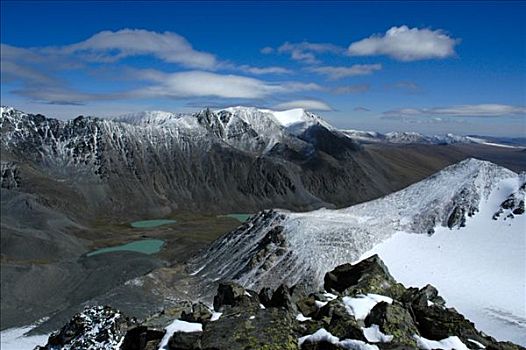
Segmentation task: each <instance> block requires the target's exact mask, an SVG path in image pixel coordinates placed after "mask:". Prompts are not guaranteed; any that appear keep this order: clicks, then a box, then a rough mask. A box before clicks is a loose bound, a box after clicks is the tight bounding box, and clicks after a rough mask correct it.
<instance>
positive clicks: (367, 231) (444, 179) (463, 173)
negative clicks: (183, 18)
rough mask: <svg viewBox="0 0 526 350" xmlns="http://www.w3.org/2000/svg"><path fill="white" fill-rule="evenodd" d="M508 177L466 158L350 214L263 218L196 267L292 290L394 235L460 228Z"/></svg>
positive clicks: (227, 238)
mask: <svg viewBox="0 0 526 350" xmlns="http://www.w3.org/2000/svg"><path fill="white" fill-rule="evenodd" d="M508 178H513V179H516V182H517V184H518V183H519V176H518V175H517V174H516V173H514V172H512V171H510V170H508V169H505V168H502V167H499V166H497V165H495V164H492V163H489V162H485V161H479V160H476V159H468V160H466V161H463V162H460V163H458V164H456V165H453V166H450V167H447V168H446V169H444V170H442V171H441V172H439V173H437V174H435V175H433V176H431V177H429V178H427V179H425V180H423V181H421V182H418V183H416V184H414V185H411V186H409V187H407V188H406V189H403V190H401V191H398V192H395V193H393V194H390V195H388V196H385V197H383V198H380V199H377V200H374V201H371V202H367V203H363V204H358V205H355V206H352V207H349V208H345V209H339V210H329V209H320V210H316V211H313V212H307V213H290V212H285V211H269V212H263V213H261V214H259V215H257V216H256V217H255V218H254V219H252V220H251V221H250V222H249V223H248V224H246V225H245V226H242V227H240V228H239V229H238V230H237V231H234V232H232V233H231V234H229V235H227V236H225V237H224V238H223V239H222V240H221V241H219V242H217V244H216V245H215V246H213V247H211V248H210V250H209V251H208V252H207V253H206V254H204V255H203V256H202V257H200V258H199V259H198V260H197V261H196V267H197V269H201V268H202V269H203V273H205V274H210V275H214V276H220V277H221V278H235V279H237V280H239V281H241V282H242V283H243V284H244V285H247V286H250V287H255V288H257V287H258V285H259V284H260V283H263V284H265V285H271V286H277V285H279V284H280V283H282V282H288V283H290V284H296V283H298V282H300V280H301V279H302V278H303V277H304V276H309V277H310V279H311V280H314V281H317V282H318V283H321V281H322V278H323V275H324V273H325V272H326V271H328V270H330V269H331V268H333V267H334V266H336V265H338V264H341V263H343V262H344V261H349V260H356V259H357V258H359V257H360V255H361V254H363V253H364V252H366V251H367V250H369V249H371V248H372V247H373V246H374V245H375V244H377V243H379V242H382V241H383V240H385V239H387V238H389V237H390V236H391V235H393V234H394V233H395V232H398V231H404V232H411V233H426V234H432V233H433V232H434V230H435V228H436V227H440V226H446V227H449V228H458V227H462V226H465V224H466V220H467V219H468V218H469V217H471V216H473V215H475V214H476V213H477V211H478V210H479V206H480V205H481V203H482V202H483V201H485V200H487V199H488V197H489V195H490V194H491V193H492V191H493V190H495V189H496V188H497V186H498V184H499V183H500V182H501V181H502V180H505V179H508ZM496 210H497V209H496ZM233 251H235V253H233ZM218 261H222V263H221V264H220V265H218V264H217V263H215V262H218ZM313 275H314V278H312V277H313Z"/></svg>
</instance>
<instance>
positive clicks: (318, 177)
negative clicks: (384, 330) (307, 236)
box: [0, 107, 438, 215]
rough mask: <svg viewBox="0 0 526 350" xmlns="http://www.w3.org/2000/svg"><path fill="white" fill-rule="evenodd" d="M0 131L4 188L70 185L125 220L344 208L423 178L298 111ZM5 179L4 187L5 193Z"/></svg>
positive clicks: (40, 122)
mask: <svg viewBox="0 0 526 350" xmlns="http://www.w3.org/2000/svg"><path fill="white" fill-rule="evenodd" d="M0 127H1V134H2V138H1V141H0V145H1V147H2V152H3V153H2V154H3V159H2V160H3V161H6V162H8V163H9V164H8V163H6V164H4V165H3V169H4V170H5V171H6V174H7V173H9V174H7V175H9V176H8V178H9V179H11V178H12V176H11V175H13V174H14V172H16V176H17V178H18V179H19V180H20V181H19V182H18V183H19V184H20V183H26V184H28V183H30V182H31V181H30V177H33V176H34V174H36V173H38V174H40V175H41V176H44V177H48V178H50V179H51V180H52V181H60V182H61V184H62V185H61V186H62V187H64V188H67V187H68V186H73V187H74V191H75V192H77V193H81V195H82V196H83V197H85V199H86V203H88V206H89V208H87V209H89V211H92V209H93V210H95V211H97V212H103V213H108V211H110V212H112V213H113V214H112V215H120V214H123V215H130V213H132V212H131V211H130V210H131V208H136V209H137V210H141V211H143V210H145V208H149V209H151V210H152V211H151V213H150V212H149V214H151V215H159V214H161V213H162V214H163V215H165V214H166V213H167V212H171V211H173V210H175V209H176V208H177V207H178V206H179V205H184V206H185V207H187V206H191V207H195V208H206V209H211V210H217V208H218V207H220V208H221V210H223V211H226V210H240V209H243V210H250V211H254V210H258V209H261V208H265V207H266V208H268V207H287V208H291V209H301V210H305V209H313V208H319V207H322V206H327V207H334V206H344V205H349V204H352V203H356V202H359V201H364V200H368V199H371V198H375V197H378V196H381V195H383V194H385V193H387V192H390V191H392V190H394V189H398V188H400V187H401V186H405V185H407V184H408V183H410V182H411V181H414V180H416V179H419V177H418V176H422V175H420V173H418V172H417V173H415V174H416V175H414V176H417V178H416V179H414V180H412V177H411V176H407V175H404V176H402V177H396V176H393V173H396V172H397V171H400V168H399V167H398V166H396V165H394V164H391V163H390V161H389V160H386V159H383V158H378V157H374V156H371V155H369V154H368V151H367V150H364V149H362V148H361V147H360V146H359V145H357V144H356V143H355V142H354V141H353V140H351V139H350V138H348V137H347V136H345V135H343V134H342V133H341V132H340V131H338V130H336V129H335V128H333V127H332V126H330V125H329V124H328V123H326V122H325V121H323V120H322V119H321V118H320V117H318V116H316V115H314V114H311V113H309V112H306V111H304V110H301V109H294V110H290V111H281V112H274V111H269V110H260V109H257V108H250V107H233V108H227V109H222V110H218V111H212V110H210V109H205V110H202V111H200V112H198V113H195V114H191V115H186V114H174V113H168V112H159V111H157V112H144V113H139V114H133V115H126V116H121V117H116V118H113V119H111V120H110V119H99V118H95V117H83V116H79V117H77V118H75V119H72V120H68V121H62V120H57V119H53V118H48V117H45V116H43V115H39V114H37V115H34V114H26V113H24V112H21V111H18V110H15V109H13V108H9V107H2V110H1V117H0ZM429 163H431V164H433V162H432V161H427V162H426V164H425V169H428V164H429ZM23 165H26V166H23ZM27 166H30V167H31V168H32V169H36V170H31V171H29V172H28V171H27ZM408 166H411V167H412V168H415V167H416V168H419V167H422V166H424V164H408ZM435 166H438V165H435ZM378 169H384V171H381V172H378V171H377V170H378ZM4 170H2V171H3V172H4ZM426 171H429V170H426ZM24 172H25V173H24ZM10 174H11V175H10ZM13 176H14V175H13ZM8 178H7V177H6V181H3V182H2V183H5V184H6V186H10V187H12V185H13V181H11V180H12V179H11V180H9V179H8ZM7 180H9V181H7ZM39 181H40V180H39ZM320 184H323V186H321V185H320ZM94 188H97V190H96V191H94V190H93V189H94ZM20 190H21V191H23V189H20ZM138 193H140V196H137V195H133V196H132V195H131V194H138ZM65 207H67V205H66V206H65ZM87 209H86V210H87ZM116 210H118V211H119V212H115V211H116ZM135 215H137V213H136V214H135Z"/></svg>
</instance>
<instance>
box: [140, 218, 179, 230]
mask: <svg viewBox="0 0 526 350" xmlns="http://www.w3.org/2000/svg"><path fill="white" fill-rule="evenodd" d="M176 222H177V221H176V220H168V219H156V220H142V221H134V222H132V223H131V224H130V225H131V227H133V228H154V227H158V226H162V225H170V224H175V223H176Z"/></svg>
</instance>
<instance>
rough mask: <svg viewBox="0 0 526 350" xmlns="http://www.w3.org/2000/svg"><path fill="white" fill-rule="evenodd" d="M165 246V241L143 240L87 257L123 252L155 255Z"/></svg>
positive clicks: (109, 248)
mask: <svg viewBox="0 0 526 350" xmlns="http://www.w3.org/2000/svg"><path fill="white" fill-rule="evenodd" d="M163 244H164V241H163V240H162V239H143V240H140V241H135V242H130V243H126V244H121V245H116V246H113V247H106V248H101V249H97V250H94V251H92V252H90V253H88V254H87V256H93V255H98V254H105V253H111V252H122V251H127V252H137V253H143V254H155V253H157V252H159V251H160V250H161V248H162V246H163Z"/></svg>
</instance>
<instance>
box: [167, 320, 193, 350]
mask: <svg viewBox="0 0 526 350" xmlns="http://www.w3.org/2000/svg"><path fill="white" fill-rule="evenodd" d="M165 329H166V334H165V335H164V337H163V339H162V340H161V343H160V344H159V350H168V341H169V340H170V338H171V337H172V335H173V334H174V333H175V332H186V333H192V332H202V331H203V325H202V324H201V323H194V322H186V321H181V320H175V321H173V322H172V323H170V324H169V325H168V326H167V327H166V328H165Z"/></svg>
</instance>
